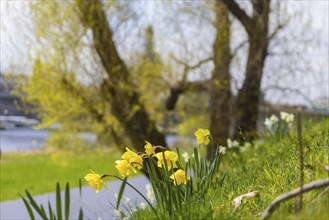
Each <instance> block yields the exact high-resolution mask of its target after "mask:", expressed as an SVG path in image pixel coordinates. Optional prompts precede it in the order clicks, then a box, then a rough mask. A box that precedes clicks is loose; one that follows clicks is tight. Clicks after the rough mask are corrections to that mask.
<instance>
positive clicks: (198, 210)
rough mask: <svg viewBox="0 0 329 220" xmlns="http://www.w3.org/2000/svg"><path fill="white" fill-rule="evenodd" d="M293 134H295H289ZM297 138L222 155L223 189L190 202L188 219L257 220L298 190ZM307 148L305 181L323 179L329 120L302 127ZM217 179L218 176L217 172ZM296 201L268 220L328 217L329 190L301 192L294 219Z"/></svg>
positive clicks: (328, 157)
mask: <svg viewBox="0 0 329 220" xmlns="http://www.w3.org/2000/svg"><path fill="white" fill-rule="evenodd" d="M293 133H294V132H293ZM296 143H297V137H295V136H294V135H291V136H290V137H287V138H285V139H282V140H275V138H266V139H265V141H264V142H263V143H258V144H255V145H254V146H253V147H252V148H250V149H249V150H246V151H244V152H241V153H238V154H237V153H232V152H231V153H228V154H226V155H225V156H224V160H223V163H222V165H221V166H222V169H221V170H222V171H224V170H225V169H227V172H228V175H227V178H226V180H225V181H224V185H223V187H219V186H216V185H214V186H213V188H212V189H209V192H208V194H207V196H206V198H205V200H203V201H200V200H195V201H189V202H188V204H187V205H186V206H183V207H184V209H186V215H187V216H193V217H192V218H193V219H259V218H260V216H261V215H262V212H263V211H264V210H265V208H266V207H267V206H268V205H269V204H270V203H271V202H272V201H273V200H274V199H275V198H276V197H277V196H279V195H281V194H283V193H286V192H289V191H291V190H293V189H295V188H297V187H299V154H298V146H297V145H296ZM303 144H304V146H305V149H304V154H305V158H304V160H305V162H304V163H305V170H304V174H305V180H304V182H305V183H308V182H311V181H313V180H317V179H322V178H327V177H328V176H329V173H328V172H326V171H325V170H324V168H323V167H324V165H325V164H329V120H325V121H322V122H321V123H319V124H317V125H316V126H313V124H309V123H305V125H304V127H303ZM220 175H221V174H220ZM251 191H257V192H258V196H257V197H254V198H251V199H247V200H245V201H244V202H243V203H242V205H241V206H240V207H238V208H237V209H234V208H233V207H232V204H231V202H232V200H233V199H234V198H236V197H237V196H239V195H242V194H245V193H248V192H251ZM295 201H297V199H296V200H294V199H291V200H288V201H286V202H284V203H283V204H282V205H281V206H280V207H279V208H278V209H277V210H276V211H275V212H274V214H273V215H272V216H271V219H329V212H328V207H329V190H328V189H321V190H314V191H312V192H309V193H307V194H304V203H303V210H302V212H301V213H300V214H298V215H296V214H295V212H294V210H295V208H294V202H295ZM152 216H153V213H152V212H151V211H150V210H144V211H140V212H137V213H136V215H135V216H134V217H135V218H136V219H150V218H152Z"/></svg>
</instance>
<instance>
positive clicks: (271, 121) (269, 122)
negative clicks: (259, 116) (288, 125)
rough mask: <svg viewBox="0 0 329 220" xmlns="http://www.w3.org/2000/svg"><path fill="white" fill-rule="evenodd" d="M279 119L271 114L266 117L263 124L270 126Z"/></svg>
mask: <svg viewBox="0 0 329 220" xmlns="http://www.w3.org/2000/svg"><path fill="white" fill-rule="evenodd" d="M278 121H279V119H278V117H276V116H275V115H271V117H270V118H266V119H265V122H264V124H265V126H266V127H268V128H271V127H272V126H273V125H275V124H276V123H277V122H278Z"/></svg>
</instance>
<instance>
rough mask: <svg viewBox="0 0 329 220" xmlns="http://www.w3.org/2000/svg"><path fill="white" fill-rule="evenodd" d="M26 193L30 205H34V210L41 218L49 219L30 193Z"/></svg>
mask: <svg viewBox="0 0 329 220" xmlns="http://www.w3.org/2000/svg"><path fill="white" fill-rule="evenodd" d="M25 192H26V196H27V197H28V198H29V200H30V204H31V205H32V207H33V208H34V210H35V211H37V213H38V214H39V215H40V217H41V218H42V219H44V220H46V219H48V218H47V216H46V215H45V214H44V213H43V212H42V210H41V209H40V208H39V206H38V205H37V203H36V202H35V201H34V199H33V197H32V196H31V194H30V193H29V191H28V190H25Z"/></svg>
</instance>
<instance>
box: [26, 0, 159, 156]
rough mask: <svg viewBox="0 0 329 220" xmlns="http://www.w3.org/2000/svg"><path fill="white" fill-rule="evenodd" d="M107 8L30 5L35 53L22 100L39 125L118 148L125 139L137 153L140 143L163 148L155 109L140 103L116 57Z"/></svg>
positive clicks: (125, 67)
mask: <svg viewBox="0 0 329 220" xmlns="http://www.w3.org/2000/svg"><path fill="white" fill-rule="evenodd" d="M109 4H112V2H110V3H109ZM122 4H126V3H122ZM121 6H122V5H121ZM111 7H113V5H106V4H103V3H102V2H101V1H74V2H60V1H54V2H50V3H49V2H41V3H40V2H39V3H33V4H32V7H31V9H32V12H33V13H34V14H33V15H34V22H35V27H36V30H37V32H36V33H37V34H38V40H39V42H37V44H36V45H38V47H37V48H40V49H39V50H38V52H37V59H36V62H35V65H34V71H33V75H32V76H31V77H30V83H29V84H28V86H27V87H26V88H25V89H24V91H25V92H26V93H27V94H28V95H27V97H26V100H27V101H28V102H30V103H32V104H34V105H35V106H36V108H37V109H36V110H37V111H38V113H39V116H40V117H41V119H42V121H43V126H49V125H51V124H53V123H54V122H60V124H61V129H64V131H74V130H75V131H77V132H78V131H81V130H82V131H83V130H87V131H93V132H95V133H96V134H98V135H101V134H102V133H103V134H110V136H111V137H112V140H113V139H114V140H116V141H117V142H119V143H120V141H121V143H122V142H123V140H120V137H128V138H129V140H130V143H131V145H132V146H133V147H135V148H136V149H137V150H142V149H143V146H144V143H145V140H148V141H150V142H151V143H154V144H159V145H163V146H165V136H164V134H162V133H161V132H160V131H159V130H158V128H157V127H156V124H155V120H154V119H153V118H152V117H151V115H150V113H149V111H152V109H154V106H151V105H149V106H147V105H146V104H145V101H144V100H145V97H142V95H141V93H142V91H140V86H139V85H138V81H137V80H136V77H135V76H134V75H133V74H132V72H133V70H132V69H133V68H131V67H130V66H128V65H127V64H126V63H125V62H124V61H123V59H122V58H121V57H120V55H119V53H118V50H117V45H116V43H115V42H114V39H113V38H114V37H113V35H114V34H113V31H112V29H111V27H110V24H109V21H108V18H107V16H106V9H108V8H111ZM122 10H126V8H123V9H122ZM109 11H110V10H109ZM112 12H113V11H112ZM148 90H151V91H149V92H152V88H148ZM107 137H108V136H107ZM107 140H108V139H107Z"/></svg>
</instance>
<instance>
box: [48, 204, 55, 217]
mask: <svg viewBox="0 0 329 220" xmlns="http://www.w3.org/2000/svg"><path fill="white" fill-rule="evenodd" d="M48 210H49V217H50V220H53V219H54V214H53V209H52V208H51V205H50V202H49V201H48Z"/></svg>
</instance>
